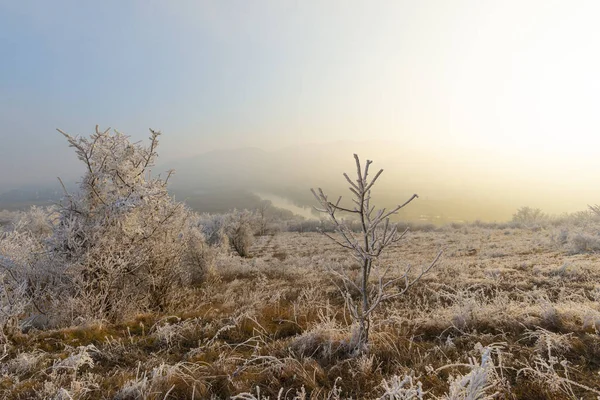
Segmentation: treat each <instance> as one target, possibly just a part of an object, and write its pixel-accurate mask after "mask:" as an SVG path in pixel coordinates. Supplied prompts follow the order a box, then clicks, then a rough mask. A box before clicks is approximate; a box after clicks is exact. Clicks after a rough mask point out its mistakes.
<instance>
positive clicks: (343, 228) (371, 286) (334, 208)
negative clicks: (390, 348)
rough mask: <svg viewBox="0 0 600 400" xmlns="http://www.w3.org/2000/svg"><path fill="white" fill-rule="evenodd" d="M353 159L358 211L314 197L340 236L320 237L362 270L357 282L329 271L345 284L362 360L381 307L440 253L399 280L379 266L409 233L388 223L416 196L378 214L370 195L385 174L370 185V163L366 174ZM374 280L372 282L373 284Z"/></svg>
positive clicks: (320, 192) (353, 188)
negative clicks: (354, 223) (352, 224)
mask: <svg viewBox="0 0 600 400" xmlns="http://www.w3.org/2000/svg"><path fill="white" fill-rule="evenodd" d="M354 159H355V160H356V176H357V178H356V180H355V181H352V180H351V179H350V177H349V176H348V174H346V173H344V177H345V178H346V180H347V181H348V183H349V184H350V188H349V189H350V192H352V194H353V198H352V202H353V203H354V206H353V207H352V208H349V207H344V206H342V205H341V201H342V196H340V197H339V198H338V199H337V200H336V201H335V202H331V201H329V198H328V196H327V195H326V194H325V193H324V192H323V190H322V189H321V188H318V190H316V191H315V190H314V189H311V191H312V193H313V195H314V196H315V198H316V199H317V201H318V202H319V204H320V205H321V208H316V210H317V211H319V212H322V213H325V214H327V215H328V217H329V219H330V220H331V222H332V223H333V224H334V227H335V232H336V233H337V235H335V234H329V233H327V232H322V233H323V234H324V235H325V236H327V237H328V238H329V239H331V240H332V241H334V242H335V243H337V244H338V245H339V246H341V247H343V248H345V249H347V250H348V251H349V252H350V253H351V254H352V255H353V257H354V258H355V259H356V260H357V261H358V262H359V264H360V266H361V274H360V277H359V279H358V280H355V279H352V278H351V276H350V275H349V274H348V273H347V272H346V271H344V270H336V269H331V271H332V272H333V273H334V274H335V275H336V276H337V277H338V278H339V279H341V282H342V285H343V286H338V288H339V289H340V292H341V293H342V295H343V296H344V298H345V302H346V307H347V309H348V312H349V313H350V315H351V317H352V318H353V320H354V322H355V324H356V325H355V327H356V328H355V331H354V332H353V336H352V343H351V348H352V349H353V351H354V352H355V353H356V354H360V353H364V352H366V351H367V350H368V343H369V329H370V325H371V317H372V314H373V312H374V311H375V310H376V309H377V307H378V306H379V305H380V304H381V303H382V302H383V301H386V300H390V299H393V298H396V297H399V296H402V295H403V294H404V293H406V291H407V290H408V289H409V288H410V287H411V286H413V285H414V284H415V283H416V282H418V281H419V280H420V279H421V278H422V277H423V276H424V275H425V274H427V273H428V272H429V271H430V270H431V269H432V268H433V266H434V265H435V264H436V263H437V262H438V260H439V259H440V257H441V255H442V252H441V251H440V252H439V253H438V255H437V256H436V257H435V259H434V260H433V262H431V263H430V264H428V265H426V266H423V267H421V268H420V269H419V270H418V271H413V268H412V266H410V265H409V266H407V267H406V268H404V269H401V271H400V273H399V274H397V275H395V276H393V277H392V276H390V275H389V274H390V273H391V271H392V265H380V264H379V262H378V260H379V257H380V256H381V254H382V253H383V252H384V251H385V250H386V249H387V248H389V247H391V246H393V245H394V244H396V243H398V242H399V241H400V240H402V238H404V236H405V235H406V234H407V232H408V228H406V229H405V230H404V231H402V232H399V231H398V225H397V224H393V223H390V217H391V216H393V215H396V214H397V213H398V211H400V209H402V208H404V207H405V206H407V205H408V204H409V203H410V202H411V201H413V200H414V199H416V198H417V197H418V196H417V195H416V194H414V195H412V196H411V197H410V198H409V199H408V200H407V201H406V202H404V203H403V204H400V205H398V206H396V207H395V208H393V209H390V210H386V209H385V208H383V209H380V210H378V211H375V206H373V205H371V189H372V187H373V185H374V184H375V182H376V181H377V179H378V178H379V177H380V176H381V174H382V173H383V169H381V170H379V172H377V173H376V174H375V176H374V177H373V178H372V179H370V178H369V167H370V165H371V163H372V161H371V160H367V163H366V164H365V166H364V169H363V167H362V166H361V163H360V159H359V157H358V155H356V154H354ZM340 213H345V214H347V215H352V216H353V217H355V218H356V219H357V220H358V221H359V225H360V230H359V232H353V231H352V229H350V228H349V226H348V225H347V223H346V221H345V220H344V219H343V218H340V217H339V214H340ZM372 274H373V275H374V278H375V279H374V280H371V275H372ZM353 292H354V293H356V292H358V293H359V296H358V297H359V298H358V299H356V298H355V297H356V296H354V297H353V296H352V293H353Z"/></svg>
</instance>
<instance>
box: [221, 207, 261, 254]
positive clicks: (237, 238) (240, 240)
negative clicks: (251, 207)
mask: <svg viewBox="0 0 600 400" xmlns="http://www.w3.org/2000/svg"><path fill="white" fill-rule="evenodd" d="M255 226H256V216H255V215H254V214H253V213H252V212H250V211H248V210H233V211H232V212H231V213H229V214H227V218H226V222H225V232H226V233H227V236H228V237H229V242H230V243H231V246H232V247H233V249H234V250H235V251H236V252H237V253H238V254H239V255H240V256H241V257H248V256H249V255H250V247H251V246H252V243H253V242H254V231H255V229H256V228H255Z"/></svg>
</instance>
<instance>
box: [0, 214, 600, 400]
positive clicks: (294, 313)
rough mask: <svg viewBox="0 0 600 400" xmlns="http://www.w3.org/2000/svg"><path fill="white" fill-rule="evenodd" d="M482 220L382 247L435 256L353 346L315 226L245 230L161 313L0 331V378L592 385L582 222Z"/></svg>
mask: <svg viewBox="0 0 600 400" xmlns="http://www.w3.org/2000/svg"><path fill="white" fill-rule="evenodd" d="M482 225H484V224H479V226H478V225H476V224H469V225H455V226H446V227H442V228H437V229H431V228H429V229H427V231H416V232H412V233H411V234H410V235H409V236H408V237H407V239H406V240H405V241H404V242H402V243H401V244H399V245H398V246H395V247H394V248H393V249H392V250H391V251H390V252H388V254H387V255H386V256H385V258H384V259H383V260H382V262H384V263H390V264H394V265H398V266H404V265H407V264H413V265H419V264H422V263H424V262H427V260H428V259H430V258H431V256H432V254H435V253H436V251H438V250H440V249H443V250H444V255H443V258H442V259H441V261H440V262H439V264H438V265H436V267H435V268H434V269H432V270H431V271H430V272H429V273H428V274H427V275H426V276H425V277H423V278H422V279H421V281H419V282H418V283H417V284H416V285H415V286H414V287H412V288H411V290H410V291H409V292H407V293H406V294H405V295H404V296H402V297H399V298H397V299H396V300H394V301H389V302H387V303H385V304H384V305H382V307H381V309H380V310H378V312H377V313H376V314H375V316H374V321H373V327H372V330H373V332H372V336H371V344H370V348H369V351H368V353H365V354H362V355H360V356H357V357H351V356H349V354H348V346H347V344H348V341H349V332H350V329H349V327H350V325H351V324H352V319H351V318H350V317H349V316H348V315H347V312H346V309H345V307H344V301H343V298H342V296H341V295H340V293H339V291H338V289H337V286H336V282H335V279H336V278H335V276H332V275H331V273H330V269H331V267H334V268H338V267H343V268H346V269H347V270H350V271H352V270H355V271H358V270H359V267H358V266H357V265H356V264H355V262H354V261H353V260H352V259H351V258H349V257H348V256H347V254H346V253H345V251H344V249H343V248H341V247H339V246H338V245H337V244H335V243H333V242H331V241H330V240H329V239H328V238H326V237H324V236H323V235H320V234H318V233H294V232H279V233H276V234H273V235H265V236H261V237H258V238H256V240H255V242H254V244H253V245H252V247H251V249H250V252H249V256H248V257H245V258H243V257H239V256H238V255H237V254H236V253H235V252H232V251H231V250H230V249H225V250H223V251H221V252H219V254H217V255H216V256H215V259H214V264H213V265H212V266H211V268H210V271H209V273H208V276H207V277H206V281H205V282H203V283H202V284H201V285H198V286H197V287H189V288H185V289H181V290H179V291H178V292H177V293H173V294H172V295H173V299H172V301H171V302H170V305H169V309H168V310H165V311H164V312H163V313H141V314H139V315H136V316H134V317H131V318H127V319H126V320H123V321H120V322H118V323H108V322H102V321H97V322H94V323H83V324H82V325H80V326H72V327H68V328H63V329H49V330H44V331H36V330H35V329H32V330H31V331H29V332H28V333H22V332H19V331H15V332H13V333H11V334H9V335H8V336H7V340H6V342H5V343H4V345H3V350H2V356H1V357H0V358H1V359H2V366H1V367H0V368H1V373H2V378H1V380H0V393H1V395H2V397H3V398H7V399H8V398H11V399H27V398H64V399H66V398H81V399H109V398H115V399H137V398H151V399H166V398H172V399H175V398H196V399H205V398H206V399H208V398H215V399H221V398H239V399H255V398H256V399H258V398H261V399H262V398H271V399H276V398H281V399H292V398H296V399H304V398H306V399H309V398H310V399H347V398H353V399H363V398H364V399H377V398H383V399H405V398H406V399H409V398H415V399H417V398H448V399H463V398H465V399H466V398H478V399H487V398H489V399H491V398H523V399H565V398H573V399H579V398H583V399H595V398H596V397H597V396H598V394H599V393H600V375H599V373H600V340H599V339H600V338H599V336H598V329H600V306H599V304H598V301H599V300H600V285H599V284H598V282H599V281H600V270H599V269H598V267H597V265H598V255H597V254H595V253H594V252H593V251H590V250H589V249H588V248H587V247H584V248H582V247H581V244H580V236H581V235H582V234H583V232H586V231H592V230H593V231H595V230H596V229H597V227H598V225H596V222H594V221H593V220H592V219H591V220H590V222H589V223H588V224H587V225H586V226H583V227H582V226H568V227H565V226H554V225H546V226H535V227H532V228H528V227H511V226H510V225H506V227H498V226H497V225H495V226H494V225H492V226H489V227H486V226H482ZM478 379H479V381H478ZM481 380H483V381H481ZM478 385H479V386H478ZM477 386H478V389H477V390H480V391H481V392H480V393H479V394H477V395H475V397H465V396H466V393H467V391H469V390H471V391H473V390H474V389H476V387H477ZM411 393H412V394H411ZM471 395H473V392H472V393H471ZM235 396H237V397H235ZM403 396H404V397H403Z"/></svg>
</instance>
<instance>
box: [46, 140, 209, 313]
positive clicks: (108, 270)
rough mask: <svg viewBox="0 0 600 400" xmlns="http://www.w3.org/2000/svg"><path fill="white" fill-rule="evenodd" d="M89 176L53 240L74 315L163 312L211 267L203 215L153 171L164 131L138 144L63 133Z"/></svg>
mask: <svg viewBox="0 0 600 400" xmlns="http://www.w3.org/2000/svg"><path fill="white" fill-rule="evenodd" d="M61 133H63V135H64V136H65V137H66V138H67V140H68V142H69V144H70V146H71V147H73V148H74V149H75V152H76V153H77V156H78V158H79V159H80V160H81V161H82V162H83V163H84V165H85V168H86V173H85V175H84V176H83V178H82V181H81V183H80V188H79V191H78V192H77V193H74V194H67V195H66V197H65V199H64V200H63V202H62V206H61V208H60V209H59V210H58V211H57V213H58V222H57V224H56V226H55V227H54V229H53V234H52V236H51V238H50V240H49V250H50V251H51V254H52V256H53V258H54V261H55V262H59V263H60V264H62V265H64V266H65V271H64V275H65V277H66V279H67V280H68V284H67V285H66V286H65V287H63V288H61V290H59V292H60V294H61V295H62V296H67V299H66V300H68V302H67V304H69V305H70V306H71V307H70V309H71V312H72V313H73V316H76V314H78V315H79V316H82V317H85V318H88V317H91V318H109V319H115V318H117V317H120V316H123V315H124V314H126V313H127V311H134V310H137V311H139V310H140V308H150V309H163V308H164V307H165V306H166V304H167V303H168V300H169V292H170V291H172V290H174V289H175V288H176V287H177V286H179V285H181V284H183V283H187V282H189V281H190V279H191V278H192V277H193V275H194V274H196V273H197V272H198V271H197V269H198V268H204V265H203V264H202V263H200V262H198V254H200V253H201V251H202V250H201V247H200V248H199V245H200V244H201V243H202V242H203V235H202V232H201V231H200V230H199V228H198V218H197V216H196V215H195V214H194V213H192V212H191V211H190V210H189V209H188V208H187V207H186V206H185V205H184V204H183V203H179V202H176V201H174V200H173V198H172V197H171V196H170V195H169V193H168V192H167V182H168V179H169V177H170V176H171V172H169V174H168V175H167V177H166V178H165V179H163V178H161V177H160V176H153V175H152V174H151V171H150V168H151V167H152V166H153V165H154V162H155V160H156V157H157V153H156V148H157V146H158V137H159V135H160V133H159V132H155V131H152V130H151V136H150V144H149V146H147V147H146V146H144V145H142V144H140V143H131V142H130V141H129V137H128V136H126V135H123V134H122V133H120V132H117V131H115V132H114V133H110V132H109V131H108V130H106V131H104V132H101V131H99V130H98V129H97V128H96V133H95V134H93V135H91V136H90V137H89V138H85V137H72V136H70V135H68V134H66V133H64V132H61Z"/></svg>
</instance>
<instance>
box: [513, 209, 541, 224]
mask: <svg viewBox="0 0 600 400" xmlns="http://www.w3.org/2000/svg"><path fill="white" fill-rule="evenodd" d="M547 219H548V216H547V215H546V214H544V213H543V212H542V210H540V209H539V208H531V207H521V208H519V209H518V210H517V212H516V213H514V214H513V216H512V221H513V222H515V223H520V224H524V225H532V224H540V223H542V222H544V221H546V220H547Z"/></svg>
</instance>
